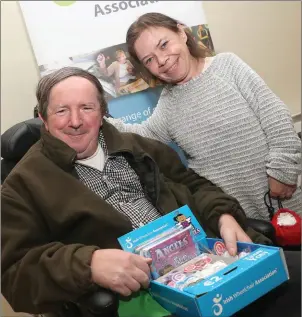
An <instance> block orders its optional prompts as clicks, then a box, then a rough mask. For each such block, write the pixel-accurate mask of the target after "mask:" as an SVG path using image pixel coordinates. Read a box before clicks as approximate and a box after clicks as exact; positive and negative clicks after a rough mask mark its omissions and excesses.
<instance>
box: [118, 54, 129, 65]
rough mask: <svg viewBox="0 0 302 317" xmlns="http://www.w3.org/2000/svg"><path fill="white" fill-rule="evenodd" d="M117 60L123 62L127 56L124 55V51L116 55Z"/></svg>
mask: <svg viewBox="0 0 302 317" xmlns="http://www.w3.org/2000/svg"><path fill="white" fill-rule="evenodd" d="M117 60H118V62H120V63H121V64H125V63H126V60H127V57H126V55H125V53H120V54H119V55H118V57H117Z"/></svg>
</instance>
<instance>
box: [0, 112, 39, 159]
mask: <svg viewBox="0 0 302 317" xmlns="http://www.w3.org/2000/svg"><path fill="white" fill-rule="evenodd" d="M42 124H43V122H42V121H41V120H40V119H39V118H34V119H29V120H26V121H23V122H20V123H17V124H15V125H14V126H12V127H11V128H9V129H8V130H6V131H5V132H4V133H3V134H2V135H1V156H2V158H4V159H6V160H10V161H15V162H17V161H19V160H20V159H21V158H22V157H23V156H24V154H25V153H26V152H27V151H28V150H29V148H30V147H31V146H32V145H33V144H35V143H36V142H37V141H38V140H39V139H40V129H41V126H42Z"/></svg>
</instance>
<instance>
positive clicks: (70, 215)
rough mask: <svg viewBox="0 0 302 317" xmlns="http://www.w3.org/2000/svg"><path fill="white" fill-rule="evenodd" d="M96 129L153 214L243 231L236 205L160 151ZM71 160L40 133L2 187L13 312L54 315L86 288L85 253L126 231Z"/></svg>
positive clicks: (5, 268) (107, 128) (5, 289)
mask: <svg viewBox="0 0 302 317" xmlns="http://www.w3.org/2000/svg"><path fill="white" fill-rule="evenodd" d="M102 130H103V133H104V137H105V140H106V143H107V146H108V151H109V154H113V153H116V154H118V153H119V154H123V155H124V156H125V157H126V158H127V160H128V162H129V163H130V165H131V166H132V167H133V168H134V170H135V171H136V173H137V174H138V175H139V178H140V181H141V183H142V185H143V188H144V190H145V192H146V196H147V197H148V199H150V201H151V202H152V203H153V204H154V206H156V207H157V209H158V210H159V211H160V213H162V214H166V213H168V212H170V211H172V210H174V209H176V208H178V207H180V206H182V205H184V204H188V205H189V206H190V207H191V209H192V210H193V212H194V213H195V215H196V216H197V218H198V219H199V221H200V223H201V224H202V226H203V227H204V229H205V230H206V232H207V233H208V235H209V236H218V235H219V232H218V225H217V224H218V219H219V217H220V215H221V214H223V213H230V214H232V215H233V216H234V217H235V218H236V219H237V220H238V222H239V223H240V224H241V225H242V226H243V228H244V227H245V215H244V213H243V211H242V209H241V208H240V206H239V204H238V202H237V201H236V200H235V199H234V198H232V197H230V196H228V195H226V194H225V193H223V192H222V191H221V190H220V189H219V188H218V187H216V186H214V185H213V184H212V183H211V182H209V181H208V180H206V179H204V178H201V177H199V176H198V175H197V174H195V173H194V172H193V171H192V170H189V169H186V168H185V167H184V166H183V164H182V163H181V162H180V160H179V159H178V155H177V154H176V153H175V152H174V151H173V150H172V149H170V148H169V147H168V146H166V145H164V144H162V143H159V142H158V141H153V140H149V139H145V138H142V137H140V136H138V135H134V134H126V133H125V134H122V133H120V132H118V131H117V130H116V129H115V128H114V127H113V126H111V125H110V124H109V123H106V122H105V123H104V126H103V128H102ZM75 157H76V153H75V151H74V150H73V149H71V148H69V147H68V146H67V145H66V144H65V143H63V142H62V141H60V140H58V139H56V138H54V137H53V136H51V135H50V134H49V133H48V132H46V131H45V129H44V128H42V136H41V140H40V141H38V142H37V143H36V144H35V145H34V146H33V147H32V148H31V149H30V150H29V152H28V153H27V154H26V155H25V156H24V157H23V159H22V160H21V161H20V163H19V164H18V165H17V166H16V168H15V169H14V170H13V171H12V172H11V174H10V175H9V176H8V178H7V179H6V181H5V182H4V184H3V186H2V293H3V295H4V296H5V297H6V299H7V300H8V302H9V303H10V304H11V306H12V307H13V308H14V310H15V311H23V312H29V313H43V312H50V311H55V310H57V309H58V308H59V306H61V303H62V302H65V301H75V300H76V299H77V298H78V297H79V296H81V295H82V294H84V293H85V292H87V291H89V290H93V289H94V288H95V287H96V286H95V285H94V284H93V283H92V281H91V272H90V260H91V256H92V253H93V252H94V251H95V250H97V249H99V248H119V247H120V246H119V244H118V242H117V238H118V237H119V236H121V235H124V234H125V233H127V232H129V231H131V224H130V221H129V220H128V218H127V217H126V216H124V215H122V214H121V213H119V212H118V211H117V210H115V209H114V208H113V207H112V206H111V205H109V204H108V203H106V202H105V201H104V200H103V199H102V198H101V197H99V196H98V195H96V194H95V193H94V192H92V191H91V190H90V189H88V188H87V187H86V186H85V185H84V184H82V183H81V182H80V181H79V180H78V178H77V175H76V173H75V169H74V164H73V162H74V160H75ZM254 233H255V232H254ZM262 238H263V236H260V235H258V234H255V236H254V240H255V241H257V242H264V240H262ZM257 239H258V240H257Z"/></svg>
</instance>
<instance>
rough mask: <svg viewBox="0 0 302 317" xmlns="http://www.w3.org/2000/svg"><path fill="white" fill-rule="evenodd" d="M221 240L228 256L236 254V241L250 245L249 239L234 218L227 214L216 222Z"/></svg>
mask: <svg viewBox="0 0 302 317" xmlns="http://www.w3.org/2000/svg"><path fill="white" fill-rule="evenodd" d="M218 226H219V232H220V236H221V238H222V239H223V240H224V243H225V246H226V248H227V250H228V252H229V254H230V255H232V256H235V255H236V254H237V243H236V242H237V241H240V242H248V243H252V240H251V239H250V237H249V236H248V235H247V234H246V233H245V232H244V231H243V229H242V228H241V227H240V225H239V223H238V222H237V221H236V220H235V218H234V217H233V216H231V215H229V214H224V215H222V216H221V217H220V218H219V222H218Z"/></svg>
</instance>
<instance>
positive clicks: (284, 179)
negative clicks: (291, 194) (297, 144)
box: [267, 169, 298, 185]
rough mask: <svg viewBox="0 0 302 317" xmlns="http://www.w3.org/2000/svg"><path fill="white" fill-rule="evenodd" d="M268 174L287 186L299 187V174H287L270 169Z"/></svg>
mask: <svg viewBox="0 0 302 317" xmlns="http://www.w3.org/2000/svg"><path fill="white" fill-rule="evenodd" d="M267 174H268V175H269V176H271V177H272V178H274V179H276V180H277V181H279V182H280V183H283V184H286V185H297V183H298V174H295V173H292V174H285V173H283V172H282V171H280V170H277V169H268V170H267Z"/></svg>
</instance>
